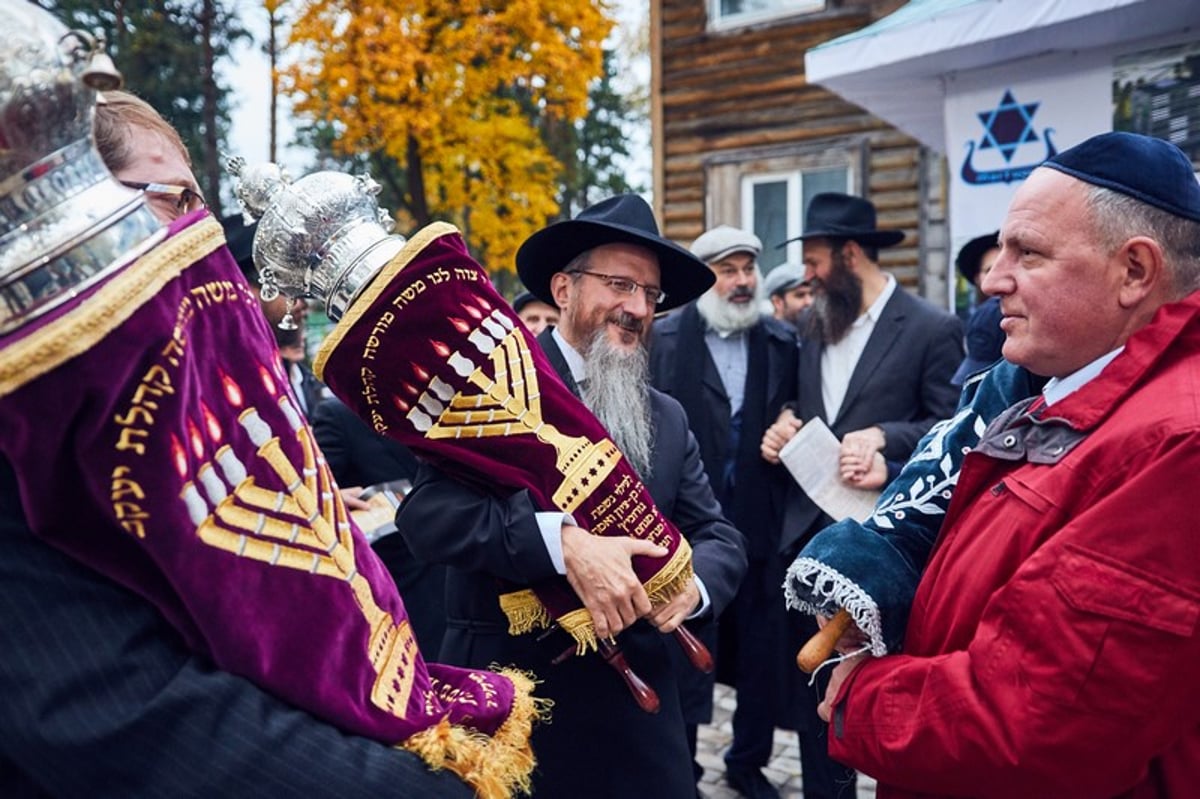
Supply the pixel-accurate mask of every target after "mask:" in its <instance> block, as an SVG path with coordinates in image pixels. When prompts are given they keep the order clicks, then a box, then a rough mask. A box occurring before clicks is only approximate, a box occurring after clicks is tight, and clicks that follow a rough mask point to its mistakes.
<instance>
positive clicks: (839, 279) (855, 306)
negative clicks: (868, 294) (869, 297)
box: [804, 249, 863, 344]
mask: <svg viewBox="0 0 1200 799" xmlns="http://www.w3.org/2000/svg"><path fill="white" fill-rule="evenodd" d="M832 266H833V268H832V269H831V270H830V272H829V279H828V280H824V281H821V283H820V285H819V288H818V290H817V291H816V296H815V297H814V298H813V304H812V308H811V309H810V311H809V314H808V323H807V324H806V325H805V331H804V332H805V335H807V336H808V337H810V338H816V339H819V340H820V341H821V343H823V344H836V343H838V342H839V341H841V340H842V339H843V338H845V336H846V332H847V331H848V330H849V329H850V326H851V325H852V324H854V320H855V319H857V318H858V317H859V313H860V311H861V309H862V297H863V285H862V280H861V279H859V277H858V275H856V274H854V273H853V272H851V271H850V267H849V266H847V265H846V259H845V258H844V257H842V251H841V250H840V249H837V250H834V251H833V252H832Z"/></svg>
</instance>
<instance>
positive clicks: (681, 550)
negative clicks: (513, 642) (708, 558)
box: [500, 538, 693, 655]
mask: <svg viewBox="0 0 1200 799" xmlns="http://www.w3.org/2000/svg"><path fill="white" fill-rule="evenodd" d="M692 576H693V572H692V548H691V546H690V545H689V544H688V542H687V540H686V539H683V538H680V539H679V546H678V547H676V549H675V553H674V554H673V555H672V556H671V559H670V560H668V561H667V562H666V563H665V564H663V567H662V568H661V569H659V570H658V573H657V574H655V575H654V576H653V577H651V578H650V579H649V580H648V581H647V582H646V583H645V585H644V586H643V587H644V588H645V589H646V595H647V596H648V597H649V598H650V604H651V605H663V604H666V603H667V602H669V601H670V600H671V599H672V598H673V597H675V596H676V595H677V594H679V592H680V591H683V590H684V589H685V588H687V585H688V583H690V582H691V581H692ZM500 609H501V610H503V611H504V615H505V616H507V617H508V634H509V635H521V634H522V633H528V632H532V631H534V630H539V629H542V628H545V627H548V626H549V625H550V623H551V622H552V621H556V622H557V623H558V626H559V627H561V628H562V629H563V630H564V631H566V633H567V634H568V635H570V636H571V637H572V638H574V639H575V652H576V654H579V655H582V654H584V653H586V652H587V651H589V650H591V651H593V652H594V651H595V650H596V649H597V646H598V645H597V641H596V628H595V627H593V626H592V615H591V614H590V613H588V611H587V608H579V609H577V610H573V611H571V612H570V613H567V614H565V615H563V616H560V617H559V618H558V619H551V618H550V614H549V612H548V611H547V610H546V608H545V606H544V605H542V603H541V602H540V601H538V598H537V596H536V595H535V594H534V593H533V591H531V590H529V589H524V590H522V591H513V592H511V593H508V594H501V595H500Z"/></svg>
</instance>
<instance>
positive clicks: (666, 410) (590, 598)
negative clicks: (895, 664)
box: [397, 195, 782, 799]
mask: <svg viewBox="0 0 1200 799" xmlns="http://www.w3.org/2000/svg"><path fill="white" fill-rule="evenodd" d="M517 271H518V273H519V274H520V277H521V280H522V282H523V283H524V284H525V286H526V287H527V288H528V289H529V291H530V292H532V293H533V295H534V296H535V297H537V298H538V299H540V300H542V301H543V302H547V303H550V304H552V305H554V306H557V307H558V308H559V309H560V315H559V324H558V326H557V327H554V328H550V329H547V330H545V331H543V332H542V333H541V335H539V336H538V339H537V341H538V344H540V345H541V348H542V350H543V351H544V352H545V355H546V358H547V359H548V360H549V362H550V364H551V366H553V367H554V369H555V371H556V372H557V373H558V375H559V377H561V378H562V380H563V382H564V383H565V384H566V385H567V387H568V388H569V389H570V390H571V391H573V392H574V393H576V394H577V395H579V396H580V398H581V399H582V400H583V402H584V404H585V405H587V407H588V408H589V409H590V410H591V411H592V413H593V414H595V416H596V417H597V419H599V421H600V422H601V424H603V425H604V427H605V428H606V430H607V431H608V433H609V435H610V436H611V438H612V440H613V441H614V442H615V443H616V444H617V446H618V447H619V448H620V449H621V451H622V453H623V454H624V456H625V458H626V459H627V460H628V461H629V463H630V464H631V465H632V466H633V467H634V469H636V470H637V472H638V474H639V476H641V478H642V480H643V482H644V483H645V484H646V487H647V489H648V490H649V492H650V495H651V497H652V498H653V499H654V502H655V504H656V505H657V506H658V508H659V510H661V511H662V513H663V515H665V516H666V517H667V518H668V519H670V520H671V522H672V523H674V525H675V526H676V527H677V528H678V529H679V531H680V533H682V534H683V536H684V537H685V538H687V540H688V541H689V543H690V544H691V547H692V566H693V569H694V572H695V576H696V579H695V581H694V583H693V584H692V585H691V586H690V587H689V588H688V589H687V590H684V591H682V592H680V594H679V595H678V596H676V597H675V598H674V599H673V600H672V601H670V602H669V603H667V604H665V605H661V606H658V607H653V608H652V607H651V605H650V601H649V599H648V597H647V594H646V591H645V589H644V588H643V586H642V584H641V583H640V581H639V580H638V578H637V575H636V574H635V573H634V571H633V569H632V567H631V557H632V556H634V555H657V554H660V553H658V552H656V550H657V547H656V546H655V545H654V544H652V543H651V542H649V541H647V540H643V539H635V538H623V537H616V536H599V535H591V534H589V533H588V531H587V530H586V529H585V526H586V525H587V524H588V521H589V520H588V519H584V518H580V519H574V518H571V517H569V516H566V517H564V515H563V514H562V513H559V512H555V511H553V509H552V508H543V507H536V506H535V503H534V500H533V499H532V497H531V496H530V493H529V492H528V491H519V492H516V493H515V494H510V493H505V492H499V491H495V490H491V491H489V490H488V487H486V486H467V485H465V484H463V483H459V482H456V481H454V480H452V479H450V478H448V477H446V476H445V475H442V474H441V473H439V472H438V471H437V470H436V469H434V468H433V467H431V466H423V467H422V469H421V471H420V472H419V473H418V475H417V482H416V485H415V486H414V488H413V491H412V492H411V493H410V494H409V495H408V497H406V498H405V500H404V503H403V504H402V505H401V506H400V513H399V516H398V517H397V526H398V528H399V531H400V534H401V535H403V536H404V537H405V539H406V540H408V541H409V543H410V545H411V546H412V548H413V550H414V552H416V553H417V555H418V557H422V558H423V559H426V560H434V561H437V562H442V563H446V564H447V565H448V566H449V567H450V568H449V569H448V573H447V578H446V604H447V620H446V621H447V629H446V637H445V639H444V640H443V645H442V650H441V657H442V659H443V660H445V661H446V662H449V663H454V664H457V665H464V666H465V665H468V664H470V663H485V664H486V663H492V662H496V663H504V664H513V665H515V666H517V667H519V668H523V669H529V670H530V671H532V672H534V673H535V674H536V675H537V677H538V679H539V682H540V685H539V686H538V693H539V695H541V696H545V697H548V698H550V699H552V700H553V701H554V708H553V723H551V724H548V725H541V726H540V727H538V728H536V729H535V731H534V735H533V748H534V753H535V754H536V756H537V758H538V773H536V774H535V778H534V784H533V794H534V795H535V796H548V797H568V796H569V797H596V799H609V798H610V797H616V796H650V795H654V796H661V797H668V798H669V799H691V798H692V797H694V796H695V794H696V789H695V784H694V781H693V779H692V770H691V768H690V767H689V760H688V749H687V744H686V739H685V734H684V722H683V717H682V714H681V712H680V703H679V689H678V687H677V685H676V677H675V674H674V672H673V669H672V662H671V658H670V656H669V655H668V651H675V650H678V649H679V647H677V646H676V645H675V642H673V641H671V642H666V644H669V646H667V645H665V644H664V636H663V635H661V634H660V633H669V632H672V631H673V630H674V629H675V628H676V627H678V626H679V625H680V624H682V623H683V622H684V621H688V622H689V626H691V625H692V624H694V623H702V622H704V621H705V620H707V619H711V618H713V617H715V616H716V615H717V614H718V613H720V612H721V611H722V610H724V608H725V607H726V606H727V605H728V604H729V602H730V601H731V600H732V599H733V596H734V594H735V593H736V591H737V588H738V585H739V584H740V582H741V579H742V575H743V572H744V570H745V563H746V556H745V549H744V545H743V542H742V537H741V535H740V534H739V533H738V531H737V530H735V529H734V528H733V526H732V525H730V524H729V522H727V521H726V520H725V518H724V517H723V516H722V515H721V508H720V506H719V505H718V503H717V501H716V499H715V498H714V497H713V493H712V490H711V489H710V488H709V485H708V480H707V479H706V478H705V475H704V468H703V465H702V463H701V461H700V451H699V448H698V447H697V445H696V440H695V438H694V437H693V436H692V435H691V434H690V433H689V432H688V428H687V418H686V416H685V415H684V411H683V409H682V408H681V407H680V406H679V404H678V403H677V402H675V401H674V400H672V399H671V398H669V397H667V396H665V395H663V394H661V393H659V392H658V391H655V390H654V389H652V388H651V387H650V384H649V380H648V373H647V352H646V342H647V339H648V337H649V334H650V326H651V323H652V322H653V318H654V313H655V311H656V310H659V309H667V308H671V307H674V306H676V305H680V304H683V303H686V302H688V301H690V300H691V299H693V298H695V297H696V296H697V295H699V294H700V293H702V292H703V291H704V290H705V289H706V288H708V286H709V285H711V283H712V280H713V278H712V274H711V273H710V272H709V270H708V269H707V268H706V267H705V266H704V264H703V263H701V262H700V261H698V260H697V259H696V258H694V257H693V256H692V255H691V254H690V253H689V252H688V251H687V250H684V249H683V248H681V247H679V246H677V245H676V244H674V243H672V242H670V241H668V240H666V239H664V238H662V237H661V236H660V235H659V233H658V225H657V224H656V223H655V221H654V215H653V213H652V212H651V210H650V207H649V206H648V205H647V204H646V202H645V201H644V200H642V199H641V198H640V197H637V196H635V195H619V196H617V197H613V198H610V199H608V200H604V201H603V202H600V203H597V204H596V205H593V206H591V207H589V208H587V209H584V210H583V211H581V212H580V213H579V215H578V216H576V217H575V218H574V219H572V220H568V221H564V222H559V223H556V224H554V225H551V226H549V227H547V228H544V229H543V230H540V231H538V232H537V233H535V234H534V235H533V236H531V237H530V238H529V239H528V240H527V241H526V242H525V243H524V244H523V245H522V246H521V248H520V250H519V251H518V252H517ZM555 575H565V576H566V578H567V580H568V582H570V584H571V586H572V587H573V588H574V589H575V592H576V593H577V594H578V596H579V598H580V599H581V600H582V601H583V604H584V607H585V608H586V609H587V610H588V611H589V612H590V614H591V616H592V620H593V622H594V624H595V629H596V634H597V635H598V636H599V637H601V638H607V637H610V636H615V635H617V633H620V637H619V638H618V641H619V642H620V644H621V648H622V649H623V651H624V653H625V656H626V658H627V660H628V662H629V664H630V666H632V668H633V670H634V671H635V672H636V673H637V674H638V675H639V676H640V677H641V678H642V679H643V680H645V682H646V683H647V684H649V685H650V687H651V688H653V689H654V690H655V691H656V692H657V694H658V696H659V698H660V700H661V702H662V706H661V708H660V710H659V712H658V713H657V714H654V715H650V714H647V713H645V712H643V711H642V710H641V709H640V708H638V706H637V705H636V704H635V702H634V700H633V699H632V697H631V696H630V694H629V692H628V691H627V690H626V688H625V685H624V684H623V683H622V681H621V680H620V679H619V678H618V676H617V675H616V674H614V673H613V671H612V670H611V669H610V668H609V667H608V666H607V665H606V664H605V663H604V661H603V660H602V659H601V658H600V657H599V656H597V655H594V654H593V655H586V656H583V657H571V658H568V659H566V661H565V662H562V663H560V664H559V665H552V661H554V660H556V659H557V658H558V656H560V655H561V654H562V652H563V651H564V649H566V648H569V647H571V646H572V645H573V642H572V639H570V638H569V637H568V636H567V635H566V634H565V633H563V632H561V631H552V632H551V634H538V633H525V634H522V635H509V634H508V631H507V628H508V622H507V619H506V618H505V616H504V614H503V613H502V612H501V609H500V604H499V594H500V593H501V592H502V590H503V586H501V585H500V581H499V580H498V579H497V578H502V579H504V580H506V581H508V582H510V583H516V584H518V585H534V584H537V583H538V582H540V581H543V580H546V579H549V578H552V577H554V576H555ZM781 579H782V578H781ZM507 590H511V588H509V589H507ZM585 763H588V764H591V766H588V767H586V768H583V767H582V765H581V764H585ZM597 766H600V767H599V768H597ZM581 769H582V770H581ZM585 772H586V774H587V776H586V777H583V776H581V774H584V773H585Z"/></svg>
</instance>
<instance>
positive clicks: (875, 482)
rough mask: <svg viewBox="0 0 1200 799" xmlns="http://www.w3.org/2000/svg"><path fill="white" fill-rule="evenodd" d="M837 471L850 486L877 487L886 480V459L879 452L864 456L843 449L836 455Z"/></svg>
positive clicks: (880, 486)
mask: <svg viewBox="0 0 1200 799" xmlns="http://www.w3.org/2000/svg"><path fill="white" fill-rule="evenodd" d="M838 473H839V474H840V476H841V478H842V482H843V483H845V484H846V485H848V486H850V487H851V488H866V489H871V490H874V489H879V488H883V485H884V484H885V483H886V482H887V474H888V470H887V461H885V460H884V458H883V453H881V452H872V453H871V454H869V455H865V456H864V455H861V454H859V453H857V452H855V453H852V454H848V453H846V452H845V451H844V450H843V451H842V453H841V454H840V455H839V456H838Z"/></svg>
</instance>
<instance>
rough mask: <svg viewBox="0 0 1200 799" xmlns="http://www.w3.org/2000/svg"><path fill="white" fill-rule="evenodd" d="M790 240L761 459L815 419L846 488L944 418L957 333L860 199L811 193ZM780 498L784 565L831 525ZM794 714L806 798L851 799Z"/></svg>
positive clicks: (807, 630) (954, 396) (806, 720)
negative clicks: (788, 291) (891, 258)
mask: <svg viewBox="0 0 1200 799" xmlns="http://www.w3.org/2000/svg"><path fill="white" fill-rule="evenodd" d="M799 238H800V240H801V241H803V242H804V265H805V267H806V276H807V277H808V279H809V281H810V282H811V284H812V286H813V293H814V295H815V297H816V299H815V301H814V303H813V306H812V307H811V308H810V309H809V312H808V316H807V318H806V319H804V320H803V321H802V324H801V332H802V338H803V344H802V346H801V350H800V364H799V386H798V399H797V403H796V406H795V413H794V415H793V414H789V413H787V412H785V414H784V416H783V417H782V418H781V419H780V421H779V422H777V423H776V424H774V425H772V426H771V428H769V429H768V431H767V433H766V435H765V436H764V438H763V456H764V457H765V458H767V460H768V461H771V462H775V461H777V460H778V453H779V449H780V448H782V446H783V444H785V443H786V442H787V441H788V440H790V439H791V437H792V436H793V435H795V433H796V431H797V430H799V429H800V427H801V426H802V425H803V424H804V423H805V422H808V421H810V420H812V419H821V420H822V421H823V422H825V424H827V425H828V426H829V428H830V429H831V430H832V431H833V432H834V434H835V435H837V437H838V438H839V439H841V441H842V452H841V456H842V463H841V464H840V467H841V468H842V470H843V471H844V472H845V475H844V476H843V480H845V481H846V482H850V483H851V484H853V481H854V480H855V479H861V478H862V477H864V476H866V475H867V474H868V473H869V471H870V468H871V466H872V464H873V463H874V462H875V458H876V455H877V453H882V455H883V457H884V458H885V459H887V460H889V461H894V462H898V463H902V462H903V461H905V460H907V459H908V456H909V455H910V454H911V452H912V450H913V447H914V446H915V445H916V443H917V441H918V440H920V438H921V437H922V436H923V435H925V433H926V432H928V430H929V428H930V427H932V426H933V424H934V422H937V421H938V420H940V419H944V418H947V417H949V416H951V415H952V414H953V413H954V408H955V405H956V402H957V400H958V390H957V389H956V388H955V387H954V386H953V385H951V382H950V378H951V377H952V376H953V374H954V370H955V369H956V368H957V367H958V364H959V363H960V362H961V361H962V355H963V344H962V324H961V322H960V321H959V320H958V318H957V317H955V316H954V315H952V314H950V313H948V312H946V311H943V310H940V309H938V308H935V307H934V306H933V305H931V304H930V303H928V302H926V301H925V300H922V299H920V298H918V297H915V296H914V295H912V294H910V293H908V292H907V291H904V290H903V289H901V288H900V287H899V286H898V285H897V283H896V279H895V278H894V277H893V276H892V275H890V274H889V273H887V272H885V271H884V270H883V269H882V268H881V267H880V266H879V262H878V257H879V255H878V253H879V249H880V248H883V247H891V246H895V245H896V244H899V243H900V241H901V240H902V239H903V238H904V234H903V233H902V232H901V231H898V230H882V229H880V228H879V227H878V226H877V224H876V215H875V206H874V205H872V204H871V203H870V202H869V201H868V200H865V199H863V198H861V197H855V196H852V195H848V194H837V193H825V194H818V195H816V196H815V197H813V199H812V201H811V202H810V204H809V206H808V210H807V213H806V214H805V220H804V233H803V235H801V236H800V237H799ZM847 463H849V464H850V465H851V468H850V469H849V470H846V468H845V467H846V465H847ZM789 490H790V493H789V497H788V503H787V509H786V510H785V513H784V524H783V535H782V537H781V543H780V549H781V555H782V556H783V558H784V560H785V561H787V562H790V561H791V560H792V558H793V557H795V555H796V553H797V552H798V551H799V549H800V548H801V547H802V546H803V545H804V544H805V543H806V542H807V541H808V539H810V538H811V537H812V536H813V535H814V534H815V533H816V532H817V531H818V530H820V529H821V528H822V527H824V526H825V525H827V524H830V523H831V522H832V521H834V520H832V519H830V518H829V517H828V516H827V515H826V514H825V513H823V512H822V511H821V509H820V508H819V507H818V506H817V505H816V503H814V502H813V501H812V500H811V499H810V498H809V497H808V496H807V495H806V494H805V493H804V492H803V491H802V490H801V489H800V488H799V486H797V485H795V484H792V485H791V486H790V487H789ZM781 601H782V598H781ZM815 632H816V625H815V623H814V622H813V620H812V619H811V617H797V625H796V626H795V628H794V633H796V634H797V639H796V642H798V643H803V641H804V640H807V638H808V637H809V636H810V635H811V634H813V633H815ZM793 651H794V650H793ZM795 674H796V675H797V679H798V680H799V678H800V677H799V672H798V671H796V672H795ZM819 683H820V677H819V678H818V684H819ZM798 704H799V707H800V714H801V715H800V718H799V719H798V721H797V723H798V725H799V727H800V730H801V733H800V752H801V764H802V765H801V770H802V772H803V774H804V794H805V796H807V797H833V796H840V795H847V796H853V772H852V771H850V770H848V769H845V768H844V767H842V766H840V765H838V764H836V763H834V762H833V761H831V760H829V758H828V755H827V754H826V737H825V725H824V724H823V723H822V722H821V721H820V720H819V719H818V718H817V715H816V694H815V693H814V692H813V691H812V690H811V689H806V688H802V689H801V690H800V691H799V696H798ZM846 791H848V792H849V793H846Z"/></svg>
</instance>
